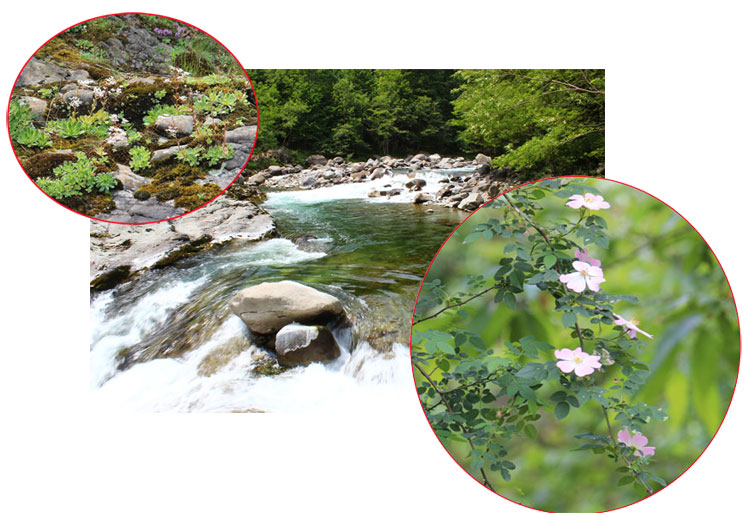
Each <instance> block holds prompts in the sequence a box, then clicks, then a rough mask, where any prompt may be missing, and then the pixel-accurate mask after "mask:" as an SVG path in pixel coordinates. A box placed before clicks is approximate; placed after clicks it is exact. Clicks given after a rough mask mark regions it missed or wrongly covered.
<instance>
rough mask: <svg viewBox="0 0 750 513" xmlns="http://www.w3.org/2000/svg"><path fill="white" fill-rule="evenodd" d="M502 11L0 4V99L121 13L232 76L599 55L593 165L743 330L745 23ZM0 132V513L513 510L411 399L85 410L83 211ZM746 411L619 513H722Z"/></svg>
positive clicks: (532, 8)
mask: <svg viewBox="0 0 750 513" xmlns="http://www.w3.org/2000/svg"><path fill="white" fill-rule="evenodd" d="M516 3H517V4H523V5H524V7H519V6H518V5H516V6H510V5H504V4H505V2H501V1H497V0H496V1H489V2H488V1H483V2H478V1H472V0H463V1H461V2H444V1H438V0H433V1H431V2H408V1H407V0H401V1H395V2H394V1H386V0H381V1H379V2H367V3H365V2H356V1H351V0H350V1H348V2H331V1H329V2H322V1H316V2H305V3H303V2H281V1H269V2H264V5H261V4H260V2H232V3H220V2H210V1H207V2H200V3H197V2H196V3H188V2H179V3H178V2H173V3H170V2H159V1H150V2H130V3H128V4H124V3H119V4H118V3H109V4H107V3H104V2H83V1H79V2H54V3H53V2H47V1H36V2H10V3H9V4H10V5H9V6H4V8H3V11H4V12H3V30H2V47H1V48H2V50H3V69H2V73H3V80H2V81H1V82H0V85H2V94H0V98H2V102H3V104H4V105H5V102H6V101H7V98H8V97H9V95H10V91H11V87H12V84H13V82H14V80H15V78H16V75H17V73H18V72H19V71H20V69H21V67H22V66H23V64H24V63H25V62H26V59H28V58H29V57H30V56H31V55H32V54H33V53H34V52H35V51H36V50H37V49H38V47H39V46H40V45H41V44H43V43H44V42H45V41H46V40H47V39H48V38H49V37H51V36H53V35H54V34H57V33H58V32H59V31H60V30H63V29H65V28H67V27H69V26H70V25H72V24H75V23H78V22H81V21H83V20H84V19H87V18H91V17H94V16H97V15H102V14H112V13H116V12H121V11H124V10H128V11H133V10H143V11H145V12H150V13H155V14H164V15H169V16H172V17H176V18H179V19H182V20H184V21H186V22H188V23H191V24H194V25H196V26H198V27H199V28H201V29H203V30H205V31H207V32H208V33H210V34H211V35H213V36H215V37H216V38H218V39H219V40H220V41H222V42H223V43H224V44H225V45H226V46H227V47H228V48H229V49H230V50H231V51H232V52H234V53H235V55H236V56H237V57H238V59H239V60H240V62H241V63H242V64H243V65H244V66H245V67H248V68H250V67H252V68H273V67H277V68H296V67H331V68H338V67H392V68H408V67H439V68H453V67H484V68H507V67H550V68H562V67H587V68H599V67H603V68H606V70H607V176H608V177H609V178H613V179H617V180H621V181H623V182H625V183H627V184H630V185H634V186H637V187H639V188H641V189H643V190H645V191H647V192H650V193H651V194H653V195H655V196H656V197H658V198H660V199H662V200H663V201H665V202H666V203H668V204H669V205H671V206H672V207H673V208H675V209H676V210H677V211H678V212H680V213H681V214H682V215H683V216H684V217H685V218H686V219H688V220H689V221H690V222H691V223H692V224H693V225H694V226H695V228H696V229H698V231H700V232H701V234H702V235H703V236H704V237H705V239H706V241H707V242H708V243H709V244H710V245H711V247H712V248H713V250H714V251H715V253H716V255H717V257H718V258H719V260H720V261H721V263H722V265H723V266H724V270H725V271H726V273H727V276H728V277H729V280H730V284H731V285H732V288H733V290H734V294H735V298H736V301H737V304H738V305H739V311H740V317H741V319H740V322H741V323H742V324H746V321H747V318H746V317H747V315H745V314H746V312H747V311H746V309H747V304H748V302H749V301H750V297H748V295H749V294H750V283H748V279H747V270H746V266H747V256H746V251H747V243H746V238H745V237H746V235H747V231H748V226H747V220H748V215H747V213H746V208H747V205H748V203H749V202H748V201H747V186H748V183H749V181H748V177H747V175H748V172H749V171H750V170H749V169H748V152H747V147H748V145H747V140H748V130H747V125H748V120H749V119H750V112H749V110H750V109H748V91H747V89H748V73H747V68H746V66H747V50H748V41H747V37H746V35H747V30H746V28H747V27H746V26H745V22H746V20H747V16H742V15H741V14H740V13H739V12H738V11H737V9H736V8H734V7H733V6H739V5H741V3H740V2H721V1H713V2H686V1H682V2H668V1H660V2H654V1H653V0H651V1H648V2H641V1H632V0H631V1H630V2H618V4H621V6H622V7H619V8H618V7H613V6H612V5H613V4H615V2H601V1H591V2H580V1H579V2H576V1H568V2H559V1H556V2H523V3H522V2H516ZM265 4H267V5H265ZM261 107H262V106H261ZM4 108H5V107H4ZM261 116H262V111H261ZM262 129H263V128H262V118H261V124H260V130H262ZM3 132H5V127H3ZM2 139H3V141H2V144H1V145H2V150H1V151H2V156H0V162H1V163H2V171H1V172H0V173H1V176H2V178H1V179H2V188H1V189H0V191H2V194H1V195H0V198H1V201H0V208H2V223H3V227H4V230H3V233H2V237H1V238H0V240H1V241H2V248H1V251H0V253H1V254H2V266H1V267H0V269H2V271H3V272H2V281H0V284H2V290H0V297H2V304H3V306H2V308H1V309H0V312H2V331H1V332H0V333H2V334H1V335H0V343H1V344H2V351H0V394H2V395H1V396H0V397H1V399H2V402H1V404H2V413H3V415H2V420H1V421H0V483H2V486H0V510H2V511H8V512H14V513H15V512H27V511H28V512H36V511H45V512H46V511H77V512H102V511H106V512H119V511H128V512H131V511H144V512H157V511H159V512H161V511H181V512H193V511H196V512H197V511H216V512H224V511H240V510H253V511H259V510H260V508H264V507H266V508H273V509H272V511H292V510H297V509H303V508H304V509H306V510H313V511H319V510H320V511H322V510H324V509H325V510H328V511H350V510H354V511H375V510H383V509H385V510H386V511H387V510H394V509H399V510H402V509H406V508H409V509H411V510H424V511H448V510H452V509H460V510H461V511H482V510H486V509H492V510H493V511H507V512H516V511H526V509H525V508H522V507H521V506H517V505H514V504H512V503H510V502H508V501H506V500H504V499H501V498H499V497H497V496H495V495H494V494H492V493H490V492H488V491H487V490H485V489H484V488H483V487H482V486H480V485H479V484H477V483H476V482H474V481H473V480H472V479H470V478H469V477H468V476H467V475H466V474H465V473H464V472H463V471H462V470H461V469H460V468H459V467H458V466H457V465H456V464H455V463H454V462H453V461H452V460H451V459H450V457H449V456H448V455H447V453H445V451H444V450H443V449H442V448H441V446H440V445H439V444H438V442H437V440H436V439H435V437H434V436H433V434H432V432H431V430H430V429H429V427H428V425H427V422H426V421H425V419H424V416H423V414H422V412H421V410H420V408H419V404H418V401H417V398H416V393H415V396H414V401H413V408H412V409H411V410H408V411H393V412H381V411H373V412H372V415H370V416H368V417H366V418H364V417H361V416H356V417H355V416H350V415H348V414H347V412H346V411H342V412H340V415H337V416H335V417H330V416H325V417H323V416H309V415H307V416H282V415H186V414H185V415H165V414H162V415H137V416H132V415H123V416H111V415H107V416H102V415H100V414H96V413H94V412H92V410H91V409H90V408H89V389H88V383H89V377H88V374H89V360H88V354H89V348H88V341H89V324H88V323H89V319H88V300H89V292H88V276H89V275H88V242H89V240H88V226H89V224H88V220H87V219H86V218H84V217H81V216H79V215H76V214H74V213H71V212H69V211H67V210H65V209H63V208H62V207H60V206H58V205H57V204H55V203H53V202H52V201H50V200H48V199H46V197H44V196H43V195H42V193H41V192H39V191H38V190H37V189H36V187H34V186H33V185H32V184H31V182H30V181H29V180H28V178H27V177H26V176H25V174H24V173H23V172H22V171H21V169H20V167H19V166H18V164H17V162H16V160H15V158H14V156H13V153H12V150H11V148H10V144H9V142H8V139H7V136H6V135H5V133H3V134H2ZM727 342H728V343H731V341H727ZM743 374H746V372H744V369H743ZM748 407H749V405H748V383H747V379H746V377H745V376H743V375H740V379H739V384H738V387H737V391H736V394H735V397H734V400H733V403H732V406H731V408H730V411H729V413H728V416H727V418H726V420H725V423H724V425H723V427H722V428H721V430H720V432H719V434H718V436H717V437H716V439H715V440H714V442H713V443H712V444H711V446H710V447H709V449H708V450H707V451H706V453H705V454H704V455H703V456H702V457H701V458H700V460H699V462H698V463H697V464H696V465H695V466H694V467H693V468H692V469H691V470H690V471H689V472H687V474H685V475H684V476H683V477H681V478H680V479H678V480H677V481H676V482H675V483H674V484H672V485H671V486H669V487H668V488H667V489H666V490H664V491H663V492H661V493H659V494H657V495H656V496H654V497H652V498H650V499H648V500H646V501H644V502H642V503H640V504H637V505H635V506H632V507H630V508H628V510H627V511H629V512H632V513H646V512H659V513H661V512H663V511H665V510H679V511H687V512H702V511H705V510H713V511H722V510H726V511H737V510H738V508H737V507H736V506H737V505H739V504H742V503H743V502H746V501H744V500H743V498H744V495H745V492H746V486H747V478H746V477H745V476H746V471H745V462H746V460H747V457H748V444H747V434H746V426H747V425H748V420H749V415H748ZM581 493H586V492H585V490H581Z"/></svg>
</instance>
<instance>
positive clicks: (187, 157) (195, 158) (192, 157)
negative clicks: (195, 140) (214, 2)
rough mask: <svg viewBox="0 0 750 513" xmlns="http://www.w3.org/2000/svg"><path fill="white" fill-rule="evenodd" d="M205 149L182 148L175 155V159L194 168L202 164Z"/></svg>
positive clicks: (197, 147)
mask: <svg viewBox="0 0 750 513" xmlns="http://www.w3.org/2000/svg"><path fill="white" fill-rule="evenodd" d="M202 153H203V148H202V147H200V146H196V147H195V148H182V149H181V150H178V151H177V153H175V158H176V159H177V160H179V161H180V162H185V163H186V164H189V165H191V166H193V167H195V166H198V165H199V164H200V160H201V155H202Z"/></svg>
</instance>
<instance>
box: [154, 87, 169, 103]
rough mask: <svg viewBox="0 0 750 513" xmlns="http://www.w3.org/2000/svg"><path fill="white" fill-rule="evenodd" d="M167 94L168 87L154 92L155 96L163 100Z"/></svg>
mask: <svg viewBox="0 0 750 513" xmlns="http://www.w3.org/2000/svg"><path fill="white" fill-rule="evenodd" d="M166 95H167V90H166V89H159V90H158V91H156V92H155V93H154V96H155V97H156V99H157V100H163V99H164V97H165V96H166Z"/></svg>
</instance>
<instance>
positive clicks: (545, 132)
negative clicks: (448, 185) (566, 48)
mask: <svg viewBox="0 0 750 513" xmlns="http://www.w3.org/2000/svg"><path fill="white" fill-rule="evenodd" d="M456 75H457V78H458V79H459V81H460V85H459V86H458V91H457V92H458V96H457V98H456V100H455V101H454V106H455V115H456V121H455V122H456V124H457V125H458V126H459V127H461V132H460V134H459V137H460V139H461V141H463V142H464V144H466V145H467V146H472V147H475V148H479V149H481V150H483V151H485V152H487V153H489V154H491V155H493V156H495V157H496V158H495V163H496V164H497V165H500V166H510V167H511V168H514V169H517V170H525V171H546V172H550V173H552V174H562V173H588V172H591V171H595V170H596V169H597V168H598V167H599V166H600V165H603V163H604V70H462V71H459V72H457V73H456Z"/></svg>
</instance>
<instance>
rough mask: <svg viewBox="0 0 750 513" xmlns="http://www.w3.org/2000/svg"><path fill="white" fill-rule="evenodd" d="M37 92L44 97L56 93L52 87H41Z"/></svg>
mask: <svg viewBox="0 0 750 513" xmlns="http://www.w3.org/2000/svg"><path fill="white" fill-rule="evenodd" d="M37 92H38V93H39V94H40V95H41V97H42V98H52V96H53V95H54V92H53V90H52V89H47V88H44V87H43V88H42V89H39V91H37Z"/></svg>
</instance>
